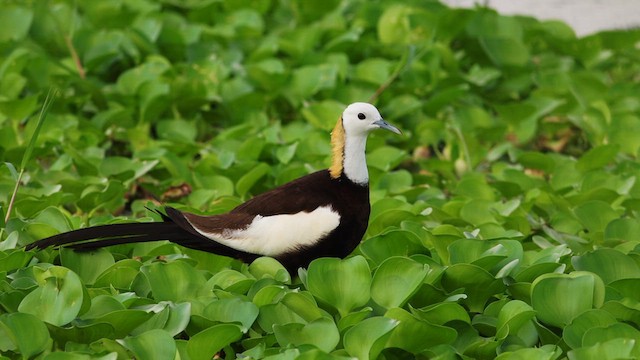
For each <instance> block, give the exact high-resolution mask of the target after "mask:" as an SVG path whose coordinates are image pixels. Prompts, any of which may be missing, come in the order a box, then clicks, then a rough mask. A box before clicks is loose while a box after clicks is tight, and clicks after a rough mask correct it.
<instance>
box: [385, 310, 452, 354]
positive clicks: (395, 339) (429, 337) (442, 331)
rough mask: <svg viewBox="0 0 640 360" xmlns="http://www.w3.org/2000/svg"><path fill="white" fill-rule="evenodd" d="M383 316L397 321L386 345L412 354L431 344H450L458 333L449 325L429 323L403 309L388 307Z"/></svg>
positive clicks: (431, 345) (423, 349) (427, 347)
mask: <svg viewBox="0 0 640 360" xmlns="http://www.w3.org/2000/svg"><path fill="white" fill-rule="evenodd" d="M384 316H385V317H386V318H390V319H395V320H398V321H399V324H398V326H397V327H396V328H395V329H394V330H393V331H392V333H391V337H389V340H388V341H387V344H386V347H390V348H398V349H403V350H405V351H408V352H410V353H412V354H417V353H421V352H423V351H425V350H427V349H429V348H430V347H433V346H437V345H442V344H451V343H453V342H454V340H455V339H456V337H457V335H458V333H457V332H456V331H455V330H454V329H452V328H450V327H446V326H440V325H435V324H431V323H429V322H427V321H424V320H421V319H419V318H417V317H415V316H413V315H411V314H410V313H409V312H407V311H406V310H404V309H400V308H394V309H389V311H387V312H386V313H385V314H384Z"/></svg>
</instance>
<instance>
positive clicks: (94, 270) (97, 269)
mask: <svg viewBox="0 0 640 360" xmlns="http://www.w3.org/2000/svg"><path fill="white" fill-rule="evenodd" d="M60 264H61V265H63V266H66V267H67V268H69V269H70V270H72V271H74V272H75V273H76V274H79V276H80V278H81V279H82V281H83V282H84V283H85V284H88V285H91V284H93V283H95V282H96V279H98V277H99V276H100V275H101V274H102V273H103V272H104V271H105V270H107V269H108V268H110V267H111V266H112V265H114V264H115V261H114V259H113V255H111V253H110V252H108V251H107V250H105V249H99V250H96V251H92V252H90V253H81V252H75V251H73V250H70V249H66V248H61V249H60Z"/></svg>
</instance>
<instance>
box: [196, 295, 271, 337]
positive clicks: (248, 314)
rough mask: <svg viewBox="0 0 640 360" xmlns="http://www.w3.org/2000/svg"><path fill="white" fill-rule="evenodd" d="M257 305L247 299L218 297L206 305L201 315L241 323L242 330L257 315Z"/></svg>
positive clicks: (246, 328)
mask: <svg viewBox="0 0 640 360" xmlns="http://www.w3.org/2000/svg"><path fill="white" fill-rule="evenodd" d="M258 313H259V310H258V307H257V306H256V305H255V304H253V303H252V302H249V301H244V300H242V299H240V298H237V297H233V298H228V299H218V300H216V301H213V302H211V303H210V304H209V305H207V306H206V307H205V308H204V310H203V311H202V315H203V316H204V317H206V318H207V319H210V320H213V321H216V322H225V323H227V322H238V323H240V324H242V328H241V329H242V331H243V332H246V331H247V330H249V328H250V327H251V325H252V324H253V322H254V321H255V320H256V318H257V317H258Z"/></svg>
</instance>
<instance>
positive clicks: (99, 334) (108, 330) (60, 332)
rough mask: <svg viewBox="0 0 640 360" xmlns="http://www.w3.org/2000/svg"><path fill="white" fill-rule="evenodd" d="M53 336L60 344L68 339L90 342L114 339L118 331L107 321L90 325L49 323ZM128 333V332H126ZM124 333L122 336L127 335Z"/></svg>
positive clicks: (48, 326)
mask: <svg viewBox="0 0 640 360" xmlns="http://www.w3.org/2000/svg"><path fill="white" fill-rule="evenodd" d="M47 328H48V329H49V333H50V334H51V337H52V338H53V339H55V340H56V342H58V343H60V344H64V343H66V342H68V341H73V342H78V343H85V344H90V343H92V342H94V341H98V340H100V339H104V338H107V339H114V338H116V331H115V329H114V328H113V326H112V325H110V324H106V323H97V324H90V325H83V326H79V325H74V326H71V327H68V326H64V327H59V326H54V325H51V324H49V325H47ZM125 335H126V334H125ZM125 335H122V336H125Z"/></svg>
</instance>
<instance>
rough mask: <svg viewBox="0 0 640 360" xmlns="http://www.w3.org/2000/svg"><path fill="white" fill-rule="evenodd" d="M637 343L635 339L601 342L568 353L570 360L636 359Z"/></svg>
mask: <svg viewBox="0 0 640 360" xmlns="http://www.w3.org/2000/svg"><path fill="white" fill-rule="evenodd" d="M636 344H637V341H635V340H633V339H614V340H609V341H606V342H599V343H597V344H596V345H592V346H588V347H582V348H579V349H575V350H571V351H569V352H568V353H567V357H568V358H569V360H614V359H632V358H635V357H636V356H637V355H638V354H637V350H636V351H635V353H634V347H635V345H636Z"/></svg>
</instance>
